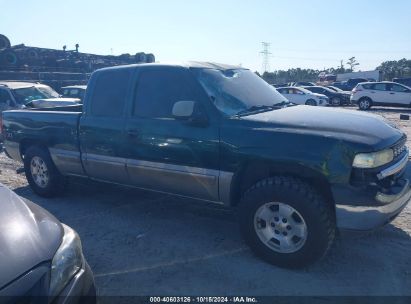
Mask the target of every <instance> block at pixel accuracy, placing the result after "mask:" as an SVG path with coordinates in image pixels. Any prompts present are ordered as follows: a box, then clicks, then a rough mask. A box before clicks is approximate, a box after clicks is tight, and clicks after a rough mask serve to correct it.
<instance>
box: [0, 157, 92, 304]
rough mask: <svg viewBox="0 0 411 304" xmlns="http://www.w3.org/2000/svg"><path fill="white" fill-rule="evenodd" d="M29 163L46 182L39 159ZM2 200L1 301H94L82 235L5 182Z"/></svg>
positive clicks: (0, 192)
mask: <svg viewBox="0 0 411 304" xmlns="http://www.w3.org/2000/svg"><path fill="white" fill-rule="evenodd" d="M30 167H31V169H30V170H31V171H32V172H33V174H34V176H36V177H35V178H36V179H38V180H42V181H43V182H44V183H46V182H47V181H46V177H44V175H43V174H45V172H44V167H43V163H42V160H41V159H39V158H35V159H32V160H31V162H30ZM0 201H1V212H0V223H1V229H0V257H1V258H0V298H1V299H2V301H4V300H5V303H40V302H45V303H63V302H64V303H66V302H65V301H66V300H67V299H64V298H66V297H70V301H69V302H70V303H72V302H74V303H77V302H80V300H82V299H81V298H79V297H81V296H87V301H84V302H87V303H89V302H90V303H95V301H96V299H95V296H96V290H95V287H94V279H93V274H92V272H91V270H90V267H89V265H88V264H87V262H86V260H85V258H84V256H83V252H82V248H81V241H80V238H79V236H78V234H77V233H76V232H75V231H74V230H73V229H71V228H70V227H68V226H66V225H64V224H62V223H60V222H59V221H58V220H57V219H56V218H55V217H54V216H53V215H51V214H50V213H48V212H47V211H46V210H44V209H43V208H41V207H40V206H38V205H36V204H33V203H31V202H28V201H24V200H23V199H22V198H21V197H19V196H18V195H17V194H15V193H14V192H13V191H11V190H10V189H8V188H7V187H6V186H4V185H2V184H0ZM40 297H41V298H40ZM40 299H42V300H43V301H40ZM83 300H84V298H83ZM10 301H11V302H10ZM2 303H3V302H2Z"/></svg>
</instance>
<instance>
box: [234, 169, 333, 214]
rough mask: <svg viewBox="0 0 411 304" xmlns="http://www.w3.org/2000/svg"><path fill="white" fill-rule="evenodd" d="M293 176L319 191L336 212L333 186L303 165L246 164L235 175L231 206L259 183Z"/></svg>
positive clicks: (236, 203)
mask: <svg viewBox="0 0 411 304" xmlns="http://www.w3.org/2000/svg"><path fill="white" fill-rule="evenodd" d="M280 175H282V176H292V177H295V178H298V179H300V180H302V181H304V182H306V183H307V184H309V185H311V186H312V187H313V188H315V190H317V191H318V192H319V193H320V194H321V195H322V196H323V197H324V198H325V199H326V201H327V202H328V203H329V204H330V205H331V207H332V209H333V210H335V201H334V197H333V194H332V191H331V186H330V184H329V182H328V181H327V179H326V177H325V176H324V175H323V174H321V173H320V172H318V171H316V170H315V169H312V168H310V167H307V166H304V165H301V164H291V163H279V162H268V163H267V162H266V161H256V162H248V163H244V164H243V165H242V166H241V167H240V169H239V170H238V171H237V172H236V173H235V174H234V176H233V179H232V182H231V191H230V205H231V206H234V207H235V206H237V205H238V204H239V202H240V199H241V196H242V195H243V193H244V192H245V191H247V190H248V189H249V188H250V187H251V186H253V185H254V184H256V183H257V182H259V181H261V180H263V179H266V178H270V177H274V176H280Z"/></svg>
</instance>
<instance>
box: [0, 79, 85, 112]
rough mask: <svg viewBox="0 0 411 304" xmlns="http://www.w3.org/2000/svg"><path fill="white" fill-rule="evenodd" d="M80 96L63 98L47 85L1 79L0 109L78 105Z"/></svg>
mask: <svg viewBox="0 0 411 304" xmlns="http://www.w3.org/2000/svg"><path fill="white" fill-rule="evenodd" d="M79 102H80V99H78V98H62V97H61V95H60V94H59V93H57V92H56V91H54V90H53V89H52V88H50V87H49V86H47V85H44V84H40V83H33V82H16V81H0V111H5V110H12V109H22V108H26V107H28V108H48V107H59V106H70V105H77V104H78V103H79Z"/></svg>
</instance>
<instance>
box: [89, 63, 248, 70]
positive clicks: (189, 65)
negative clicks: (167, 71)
mask: <svg viewBox="0 0 411 304" xmlns="http://www.w3.org/2000/svg"><path fill="white" fill-rule="evenodd" d="M149 66H153V67H183V68H203V69H216V70H232V69H243V70H248V69H247V68H244V67H241V66H235V65H229V64H222V63H214V62H200V61H187V62H182V63H138V64H129V65H119V66H114V67H108V68H102V69H99V70H97V71H96V72H98V71H106V70H115V69H128V68H139V67H149Z"/></svg>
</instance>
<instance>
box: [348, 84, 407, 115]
mask: <svg viewBox="0 0 411 304" xmlns="http://www.w3.org/2000/svg"><path fill="white" fill-rule="evenodd" d="M351 102H352V103H355V104H358V107H359V108H360V109H361V110H368V109H369V108H371V107H372V106H392V107H410V106H411V88H409V87H407V86H405V85H402V84H399V83H395V82H389V81H383V82H366V83H360V84H358V85H357V86H356V87H355V88H354V89H353V91H352V95H351Z"/></svg>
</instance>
